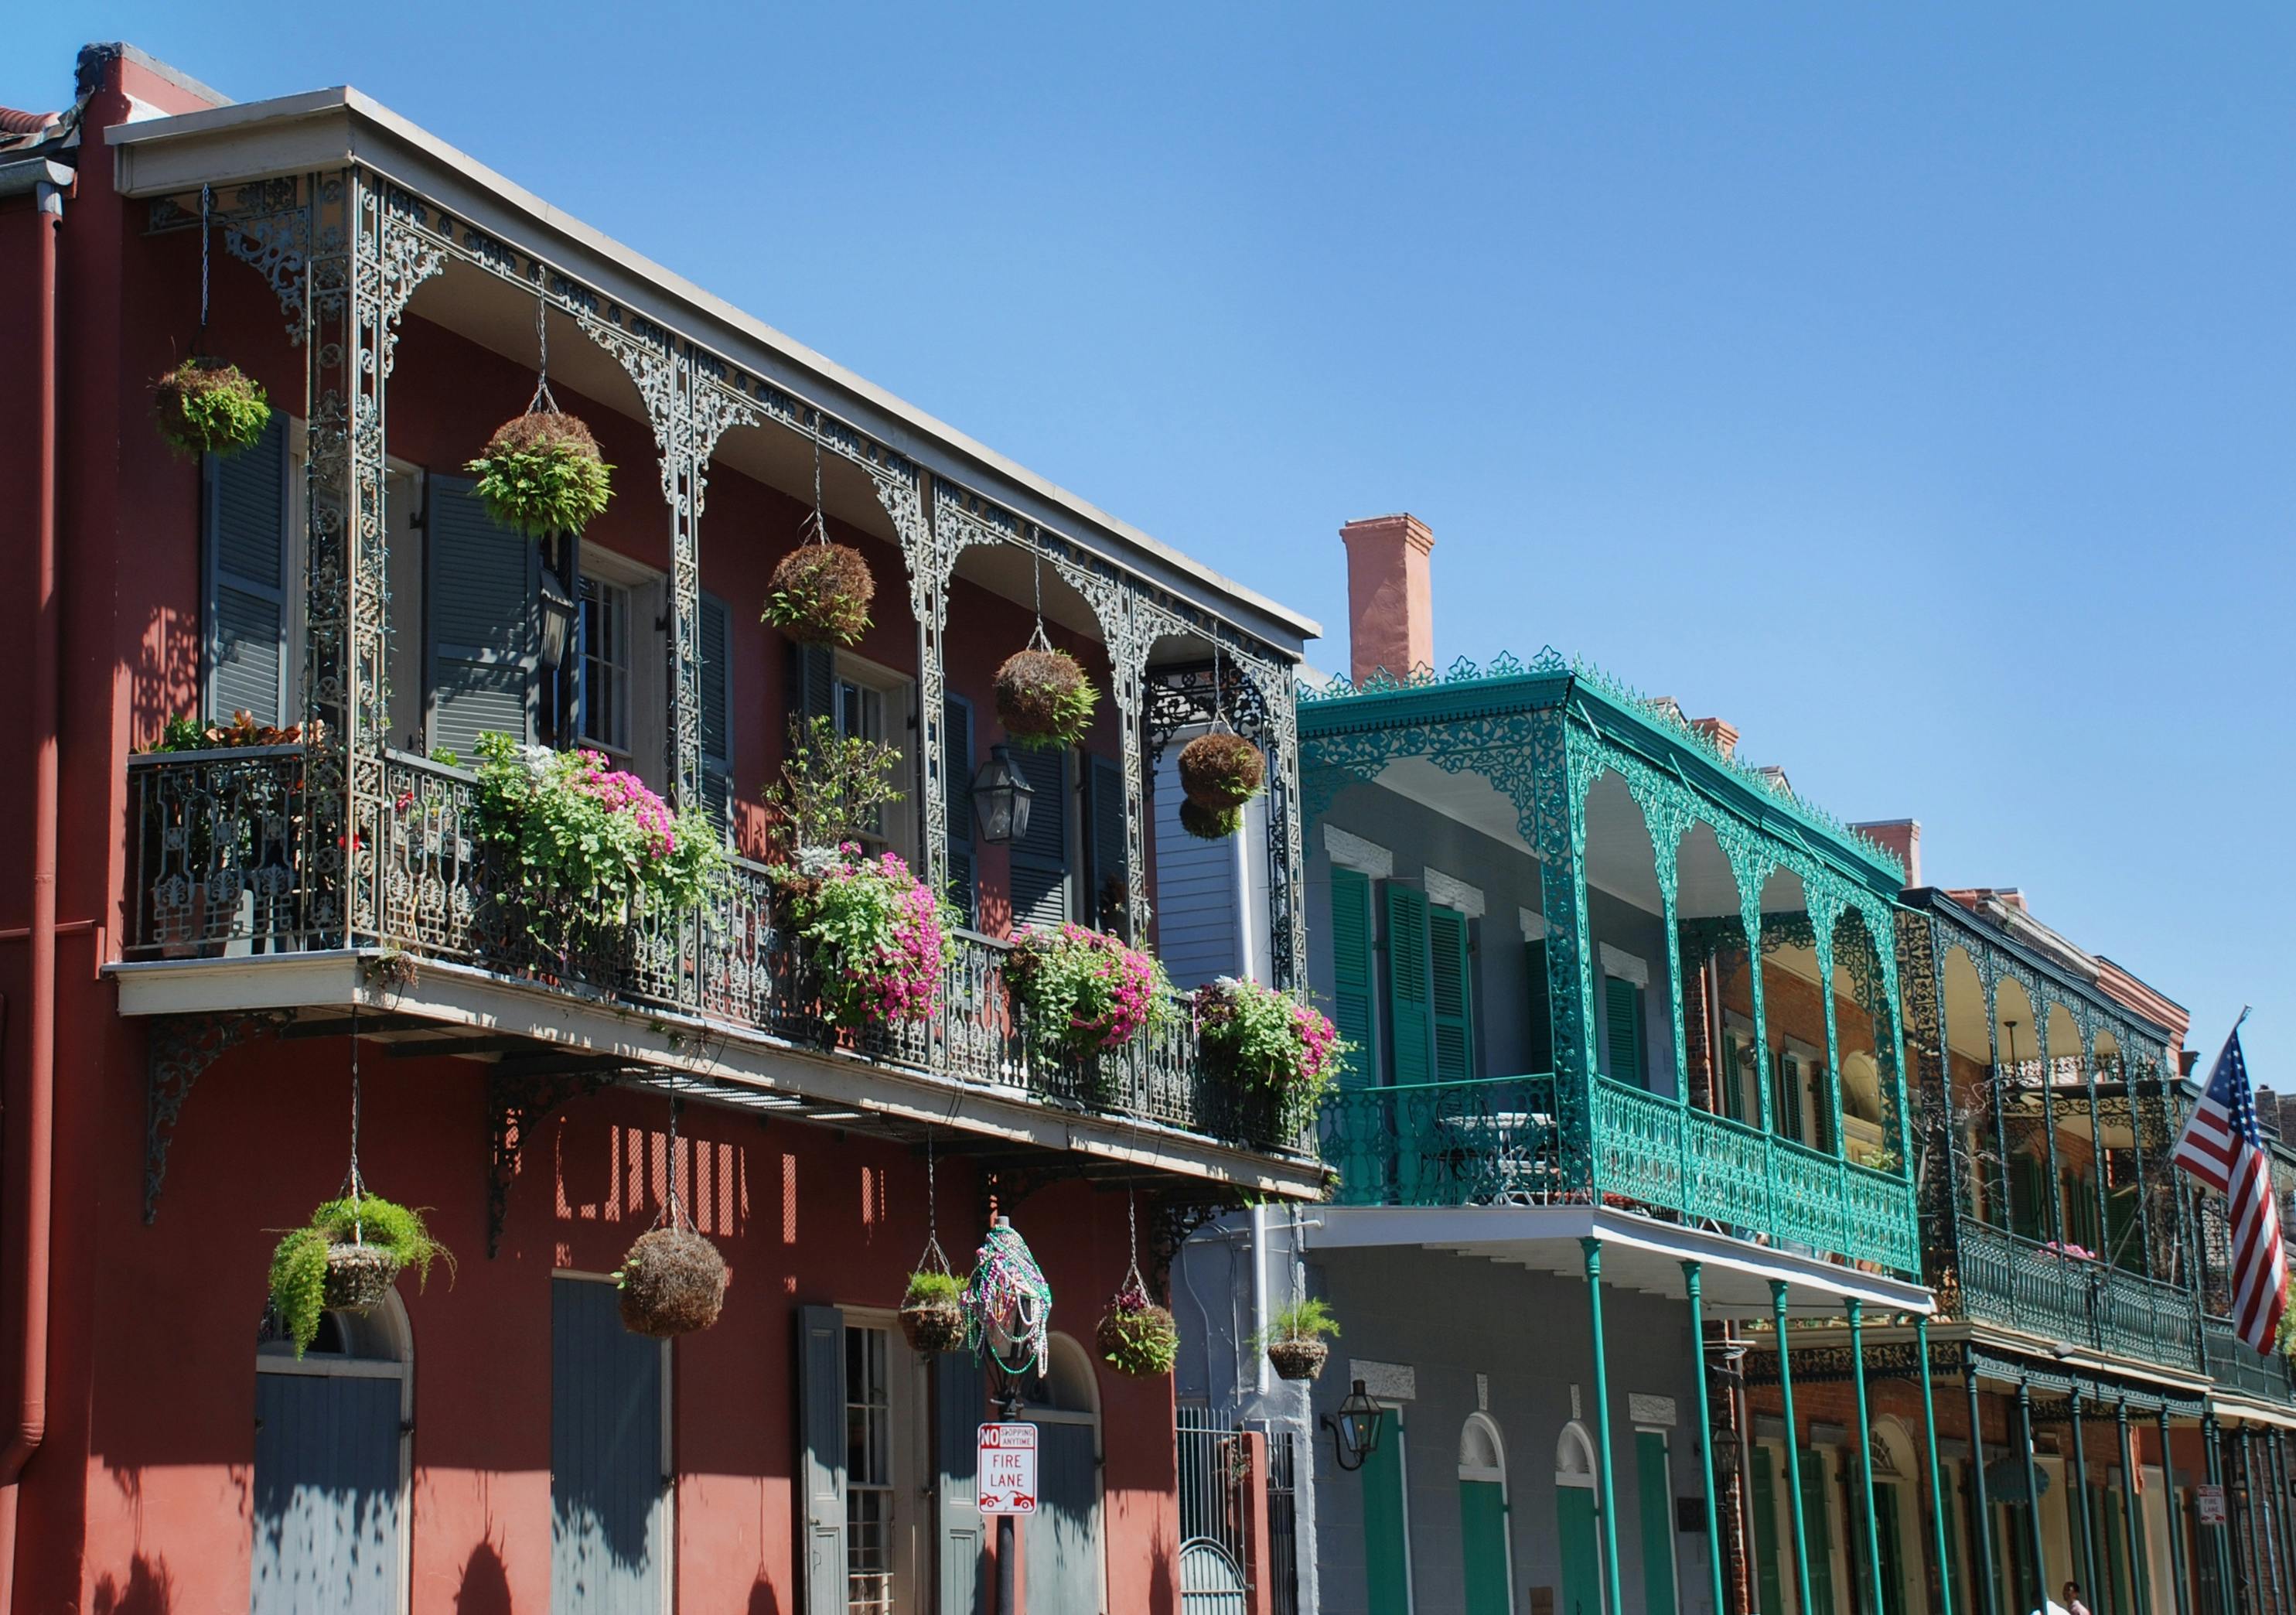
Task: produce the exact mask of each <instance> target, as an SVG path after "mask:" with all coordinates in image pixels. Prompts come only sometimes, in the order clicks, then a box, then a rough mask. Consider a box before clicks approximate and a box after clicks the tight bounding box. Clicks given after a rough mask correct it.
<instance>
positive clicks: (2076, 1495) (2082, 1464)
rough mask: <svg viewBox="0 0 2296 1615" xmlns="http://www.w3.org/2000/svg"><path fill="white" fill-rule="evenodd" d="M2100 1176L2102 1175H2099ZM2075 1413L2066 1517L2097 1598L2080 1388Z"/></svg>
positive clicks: (2076, 1556) (2084, 1585)
mask: <svg viewBox="0 0 2296 1615" xmlns="http://www.w3.org/2000/svg"><path fill="white" fill-rule="evenodd" d="M2099 1176H2103V1175H2102V1174H2099ZM2071 1406H2072V1410H2073V1472H2075V1473H2076V1474H2078V1475H2079V1477H2080V1479H2079V1481H2078V1482H2076V1483H2074V1484H2073V1486H2072V1495H2071V1496H2070V1497H2068V1498H2066V1499H2065V1501H2066V1502H2067V1503H2069V1504H2072V1506H2073V1508H2074V1509H2075V1510H2077V1511H2078V1512H2077V1513H2069V1514H2067V1515H2066V1516H2065V1517H2066V1519H2068V1520H2070V1521H2071V1522H2072V1524H2073V1527H2074V1529H2075V1532H2076V1533H2077V1534H2076V1535H2075V1536H2074V1537H2073V1554H2072V1559H2073V1562H2074V1563H2075V1564H2077V1565H2079V1566H2080V1568H2081V1590H2082V1591H2083V1592H2085V1593H2087V1595H2089V1596H2090V1597H2092V1598H2094V1597H2095V1596H2096V1594H2097V1579H2096V1521H2094V1520H2092V1519H2090V1518H2089V1513H2088V1447H2087V1444H2086V1443H2085V1442H2084V1441H2083V1440H2082V1431H2081V1426H2082V1425H2083V1424H2084V1423H2086V1422H2087V1420H2086V1419H2085V1418H2084V1417H2083V1415H2082V1410H2081V1393H2080V1387H2079V1385H2075V1386H2074V1387H2073V1390H2072V1396H2071Z"/></svg>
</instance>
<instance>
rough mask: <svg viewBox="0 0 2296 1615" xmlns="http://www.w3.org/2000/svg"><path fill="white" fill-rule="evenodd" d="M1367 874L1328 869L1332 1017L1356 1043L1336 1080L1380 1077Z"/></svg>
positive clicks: (1353, 1083)
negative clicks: (1374, 1038)
mask: <svg viewBox="0 0 2296 1615" xmlns="http://www.w3.org/2000/svg"><path fill="white" fill-rule="evenodd" d="M1371 995H1372V981H1371V877H1370V876H1368V875H1366V874H1365V873H1363V872H1362V871H1360V870H1356V869H1341V868H1340V867H1338V866H1337V865H1334V866H1333V870H1332V1021H1333V1024H1334V1025H1336V1026H1337V1027H1338V1028H1339V1031H1340V1036H1341V1037H1344V1038H1346V1039H1347V1040H1348V1041H1349V1043H1352V1044H1354V1045H1356V1048H1355V1053H1352V1054H1349V1056H1348V1063H1347V1067H1346V1069H1345V1070H1342V1071H1341V1073H1340V1080H1341V1082H1342V1083H1345V1084H1347V1085H1348V1086H1362V1085H1363V1084H1365V1083H1367V1082H1376V1081H1378V1080H1379V1056H1378V1052H1377V1051H1376V1050H1375V1049H1374V1048H1373V1046H1372V1024H1371Z"/></svg>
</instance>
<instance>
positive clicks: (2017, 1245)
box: [1956, 1217, 2287, 1395]
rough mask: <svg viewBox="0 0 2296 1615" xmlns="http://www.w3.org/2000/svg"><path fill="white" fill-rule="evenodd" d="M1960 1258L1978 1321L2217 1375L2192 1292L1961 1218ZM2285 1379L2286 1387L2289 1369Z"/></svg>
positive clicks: (1964, 1288) (1967, 1300)
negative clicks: (2204, 1357)
mask: <svg viewBox="0 0 2296 1615" xmlns="http://www.w3.org/2000/svg"><path fill="white" fill-rule="evenodd" d="M1956 1274H1957V1276H1958V1277H1959V1279H1960V1293H1961V1306H1962V1310H1963V1311H1964V1313H1965V1314H1966V1315H1967V1316H1969V1318H1970V1319H1972V1321H1973V1322H1977V1323H1984V1324H1998V1325H2000V1326H2001V1327H2003V1328H2005V1329H2017V1330H2022V1331H2023V1332H2026V1333H2028V1334H2034V1335H2038V1336H2041V1337H2042V1338H2044V1339H2046V1340H2054V1341H2061V1342H2064V1343H2067V1344H2072V1345H2080V1346H2087V1347H2088V1348H2090V1349H2093V1350H2096V1351H2109V1352H2112V1353H2113V1354H2114V1355H2116V1356H2119V1357H2135V1358H2136V1359H2138V1360H2140V1361H2143V1362H2148V1363H2154V1364H2158V1365H2161V1366H2163V1367H2169V1368H2181V1369H2201V1368H2203V1367H2205V1368H2207V1369H2208V1370H2209V1371H2210V1372H2212V1373H2213V1372H2214V1367H2215V1358H2216V1356H2217V1353H2216V1350H2215V1344H2214V1341H2213V1340H2211V1341H2210V1346H2209V1349H2208V1352H2207V1356H2208V1358H2209V1361H2208V1362H2207V1363H2206V1364H2204V1363H2203V1362H2202V1341H2201V1328H2200V1313H2199V1308H2197V1307H2196V1305H2195V1304H2194V1297H2193V1293H2192V1291H2188V1290H2185V1289H2183V1288H2182V1287H2180V1286H2178V1285H2176V1284H2169V1283H2162V1282H2161V1281H2160V1280H2159V1279H2153V1278H2147V1277H2145V1276H2144V1275H2142V1274H2137V1273H2129V1272H2126V1271H2124V1270H2123V1269H2121V1268H2118V1267H2112V1266H2110V1265H2109V1264H2107V1263H2104V1262H2101V1261H2098V1260H2096V1259H2095V1258H2091V1257H2086V1256H2077V1255H2075V1254H2074V1253H2072V1252H2071V1251H2069V1250H2056V1249H2054V1248H2053V1247H2051V1246H2048V1245H2046V1244H2042V1243H2040V1242H2038V1241H2034V1240H2030V1239H2027V1238H2025V1237H2023V1236H2022V1235H2021V1234H2012V1233H2010V1232H2008V1231H2007V1230H2006V1229H2003V1228H1996V1227H1994V1226H1991V1225H1990V1224H1989V1223H1981V1222H1979V1221H1978V1220H1976V1219H1975V1218H1974V1217H1962V1218H1961V1219H1960V1227H1959V1234H1958V1239H1957V1248H1956ZM2212 1322H2213V1320H2212ZM2228 1327H2229V1325H2227V1328H2228ZM2246 1355H2247V1356H2248V1357H2251V1359H2255V1357H2256V1354H2255V1353H2253V1352H2249V1353H2247V1354H2246ZM2257 1360H2259V1361H2260V1359H2257ZM2280 1383H2281V1384H2282V1386H2285V1385H2286V1384H2287V1380H2286V1377H2285V1375H2284V1374H2283V1375H2281V1378H2280ZM2280 1394H2282V1395H2285V1394H2286V1393H2285V1391H2284V1390H2283V1391H2282V1392H2281V1393H2280Z"/></svg>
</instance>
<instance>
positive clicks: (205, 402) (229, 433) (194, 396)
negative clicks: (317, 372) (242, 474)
mask: <svg viewBox="0 0 2296 1615" xmlns="http://www.w3.org/2000/svg"><path fill="white" fill-rule="evenodd" d="M152 408H153V409H154V410H155V411H156V412H157V414H158V415H159V417H160V436H161V437H163V438H165V439H168V443H169V444H170V445H172V446H173V447H175V448H176V451H177V452H178V453H181V454H185V455H221V456H223V457H224V458H226V459H228V458H229V457H230V456H231V455H235V454H238V453H239V452H240V451H241V450H242V449H249V448H252V447H255V445H256V444H257V443H258V442H260V441H261V440H262V438H263V431H264V429H265V428H266V427H267V426H268V425H270V424H271V404H270V400H269V399H268V398H266V396H265V394H264V391H263V384H262V383H261V382H259V381H256V380H255V379H254V378H253V377H251V376H250V375H248V374H247V373H245V372H244V371H242V370H241V369H240V367H239V366H238V365H231V364H226V363H225V361H223V360H221V359H213V358H208V357H205V356H203V355H200V354H193V356H192V357H190V358H187V359H185V360H184V362H183V363H182V364H180V365H176V367H175V368H174V369H173V370H171V371H169V372H168V373H167V374H165V375H163V376H161V377H160V379H159V381H156V382H154V383H152Z"/></svg>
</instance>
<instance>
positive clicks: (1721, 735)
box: [1690, 717, 1738, 758]
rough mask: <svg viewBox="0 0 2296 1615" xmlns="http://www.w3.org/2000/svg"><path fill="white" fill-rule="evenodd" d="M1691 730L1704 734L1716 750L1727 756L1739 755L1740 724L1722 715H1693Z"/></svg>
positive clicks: (1694, 732)
mask: <svg viewBox="0 0 2296 1615" xmlns="http://www.w3.org/2000/svg"><path fill="white" fill-rule="evenodd" d="M1690 732H1691V733H1692V734H1697V735H1702V736H1703V737H1704V738H1705V740H1706V741H1707V742H1708V743H1709V744H1710V745H1711V746H1712V747H1713V748H1714V750H1717V751H1719V752H1720V753H1721V754H1722V755H1723V756H1724V757H1725V758H1734V757H1736V756H1737V755H1738V726H1737V725H1735V724H1734V723H1732V722H1730V721H1729V720H1728V719H1727V718H1722V717H1693V718H1692V719H1691V720H1690Z"/></svg>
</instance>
